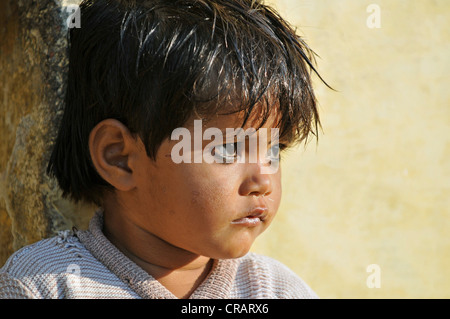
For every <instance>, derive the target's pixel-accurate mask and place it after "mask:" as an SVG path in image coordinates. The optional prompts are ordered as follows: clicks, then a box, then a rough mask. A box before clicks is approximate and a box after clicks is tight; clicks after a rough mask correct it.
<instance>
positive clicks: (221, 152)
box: [213, 142, 239, 163]
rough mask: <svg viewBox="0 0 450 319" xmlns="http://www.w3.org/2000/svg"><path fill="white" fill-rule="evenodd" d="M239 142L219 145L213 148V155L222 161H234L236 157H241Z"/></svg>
mask: <svg viewBox="0 0 450 319" xmlns="http://www.w3.org/2000/svg"><path fill="white" fill-rule="evenodd" d="M238 144H239V143H237V142H236V143H228V144H222V145H217V146H216V147H214V149H213V155H214V157H215V158H217V159H218V160H219V161H220V162H221V163H223V162H224V160H225V163H233V162H234V161H235V160H236V158H238V157H239V155H238Z"/></svg>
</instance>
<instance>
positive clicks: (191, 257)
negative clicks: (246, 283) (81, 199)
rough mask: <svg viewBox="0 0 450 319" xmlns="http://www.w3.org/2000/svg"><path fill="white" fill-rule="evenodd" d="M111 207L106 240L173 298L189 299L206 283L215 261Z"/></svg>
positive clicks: (106, 210)
mask: <svg viewBox="0 0 450 319" xmlns="http://www.w3.org/2000/svg"><path fill="white" fill-rule="evenodd" d="M108 206H109V205H105V206H104V226H103V232H104V234H105V236H106V237H107V238H108V239H109V241H110V242H111V243H112V244H113V245H115V246H116V247H117V248H118V249H119V250H120V251H121V252H122V253H123V254H124V255H125V256H127V257H128V258H130V259H131V260H132V261H133V262H134V263H136V264H137V265H138V266H139V267H141V268H142V269H143V270H145V271H146V272H147V273H148V274H149V275H151V276H152V277H153V278H155V279H156V280H158V281H159V282H160V283H161V284H162V285H163V286H165V287H166V288H167V289H168V290H169V291H170V292H171V293H172V294H174V295H175V296H176V297H178V298H187V297H189V296H190V295H191V294H192V293H193V292H194V291H195V289H196V288H197V287H198V286H199V285H200V284H201V283H202V282H203V281H204V280H205V278H206V277H207V275H208V274H209V272H210V271H211V268H212V263H213V260H212V259H210V258H209V257H205V256H201V255H197V254H194V253H192V252H189V251H186V250H184V249H181V248H179V247H176V246H173V245H171V244H170V243H168V242H166V241H164V240H163V239H161V238H158V237H156V236H155V235H153V234H151V233H149V232H147V231H146V230H144V229H142V228H140V227H139V226H138V225H136V224H134V223H133V222H132V221H130V220H129V219H127V218H123V214H121V213H118V212H116V211H114V208H112V207H108ZM111 206H114V207H118V206H116V205H111ZM111 208H112V209H111Z"/></svg>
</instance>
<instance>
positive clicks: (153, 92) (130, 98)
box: [47, 0, 320, 205]
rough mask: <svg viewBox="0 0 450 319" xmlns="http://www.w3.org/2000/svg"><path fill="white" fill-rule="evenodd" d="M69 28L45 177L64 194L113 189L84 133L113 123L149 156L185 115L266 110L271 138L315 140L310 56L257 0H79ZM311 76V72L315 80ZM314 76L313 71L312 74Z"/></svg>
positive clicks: (88, 195)
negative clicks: (76, 21)
mask: <svg viewBox="0 0 450 319" xmlns="http://www.w3.org/2000/svg"><path fill="white" fill-rule="evenodd" d="M80 12H81V28H73V29H70V30H69V36H68V39H69V71H68V82H67V91H66V100H65V109H64V114H63V116H62V120H61V121H62V122H61V123H60V129H59V132H58V136H57V138H56V141H55V145H54V149H53V152H52V154H51V158H50V161H49V164H48V168H47V172H48V173H49V174H51V175H53V176H55V177H56V178H57V180H58V183H59V185H60V188H61V189H62V191H63V195H64V196H66V197H67V196H70V197H71V198H72V199H73V200H75V201H79V200H85V201H88V202H94V203H96V204H99V205H100V204H101V199H102V194H103V192H104V191H105V190H108V189H109V190H111V189H114V188H113V187H112V186H111V185H110V184H108V183H107V182H106V181H104V180H103V179H102V178H101V177H100V175H99V174H98V173H97V171H96V169H95V167H94V165H93V164H92V161H91V158H90V152H89V145H88V140H89V134H90V132H91V130H92V129H93V128H94V127H95V126H96V125H97V124H98V123H99V122H101V121H102V120H104V119H108V118H112V119H117V120H119V121H121V122H122V123H123V124H124V125H126V126H127V127H128V128H129V130H130V132H131V133H133V134H135V135H136V136H139V137H140V138H141V139H142V141H143V143H144V145H145V146H146V151H147V154H148V156H149V157H150V158H151V159H153V160H154V159H155V157H156V153H157V151H158V149H159V146H160V145H161V143H162V142H163V141H164V140H165V139H166V138H168V137H170V135H171V133H172V131H173V130H174V129H175V128H178V127H182V126H183V125H184V124H185V123H186V121H187V120H188V119H189V118H191V117H192V116H194V115H195V116H203V117H208V116H212V115H214V114H230V113H233V112H238V111H239V112H243V114H244V115H245V116H244V118H243V125H245V123H246V122H247V121H248V119H249V118H251V116H252V115H254V114H258V119H260V120H261V121H260V123H259V125H260V126H262V125H264V123H265V122H266V120H267V119H268V117H269V116H270V114H271V112H273V111H274V110H276V111H277V112H278V115H279V122H278V123H277V127H279V129H280V131H279V132H280V140H287V141H289V142H290V143H296V142H300V141H303V140H306V139H307V137H308V136H309V135H310V134H314V135H316V136H317V129H318V127H320V120H319V115H318V111H317V108H316V98H315V96H314V91H313V88H312V85H311V75H312V73H313V72H315V73H316V74H317V72H316V70H315V68H314V65H315V64H314V52H313V51H312V50H311V49H310V48H309V47H308V46H307V45H306V43H305V42H304V41H303V40H302V39H301V37H299V36H298V35H297V34H296V30H295V29H294V28H293V27H291V26H290V25H289V24H288V23H287V22H286V21H285V20H284V19H282V18H281V17H280V16H279V14H278V13H277V12H276V11H275V10H274V9H273V8H271V7H269V6H267V5H264V4H263V3H261V2H260V1H259V0H147V1H145V0H142V1H139V0H128V1H126V0H86V1H83V2H82V3H81V5H80ZM317 75H318V74H317ZM318 76H319V78H320V75H318Z"/></svg>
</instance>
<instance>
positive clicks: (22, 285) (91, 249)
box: [0, 211, 317, 299]
mask: <svg viewBox="0 0 450 319" xmlns="http://www.w3.org/2000/svg"><path fill="white" fill-rule="evenodd" d="M102 228H103V215H102V213H101V211H99V212H97V213H96V214H95V216H94V217H93V219H92V220H91V222H90V225H89V229H88V230H86V231H76V232H75V233H73V232H71V231H64V232H61V233H60V234H59V235H58V236H56V237H53V238H49V239H44V240H41V241H39V242H37V243H35V244H32V245H29V246H27V247H24V248H22V249H20V250H19V251H17V252H16V253H14V254H13V255H12V256H11V257H10V258H9V259H8V261H7V262H6V264H5V265H4V266H3V268H1V269H0V298H2V299H5V298H40V299H41V298H86V299H91V298H114V299H118V298H120V299H122V298H151V299H172V298H176V297H175V296H174V295H173V294H172V293H171V292H170V291H169V290H167V289H166V288H165V287H164V286H163V285H161V284H160V283H159V282H158V281H157V280H156V279H155V278H153V277H152V276H150V275H149V274H148V273H147V272H145V271H144V270H143V269H142V268H140V267H139V266H138V265H136V264H135V263H134V262H133V261H131V260H130V259H129V258H128V257H126V256H125V255H124V254H123V253H121V252H120V251H119V250H118V249H117V248H116V247H115V246H114V245H113V244H111V242H110V241H109V240H108V239H107V238H106V237H105V236H104V234H103V232H102ZM190 298H191V299H205V298H208V299H222V298H229V299H235V298H245V299H254V298H283V299H286V298H317V295H316V294H315V293H314V292H313V291H312V290H311V289H310V288H309V287H308V286H307V285H306V284H305V283H304V282H303V281H302V280H301V279H300V278H299V277H298V276H297V275H296V274H295V273H293V272H292V271H291V270H289V269H288V268H287V267H286V266H284V265H283V264H281V263H279V262H278V261H276V260H273V259H271V258H269V257H265V256H261V255H257V254H253V253H249V254H247V255H246V256H244V257H242V258H238V259H226V260H215V261H214V263H213V266H212V270H211V272H210V273H209V275H208V276H207V277H206V279H205V280H204V281H203V283H202V284H200V286H199V287H198V288H197V289H196V290H195V291H194V292H193V293H192V294H191V296H190Z"/></svg>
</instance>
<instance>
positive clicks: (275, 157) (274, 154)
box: [267, 144, 286, 161]
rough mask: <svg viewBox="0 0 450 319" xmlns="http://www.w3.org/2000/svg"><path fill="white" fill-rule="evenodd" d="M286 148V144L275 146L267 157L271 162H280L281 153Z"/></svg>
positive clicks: (270, 149)
mask: <svg viewBox="0 0 450 319" xmlns="http://www.w3.org/2000/svg"><path fill="white" fill-rule="evenodd" d="M285 148H286V145H284V144H275V145H272V147H271V148H269V150H268V151H267V157H268V159H269V160H270V161H279V160H280V157H281V152H282V151H283V150H284V149H285Z"/></svg>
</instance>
